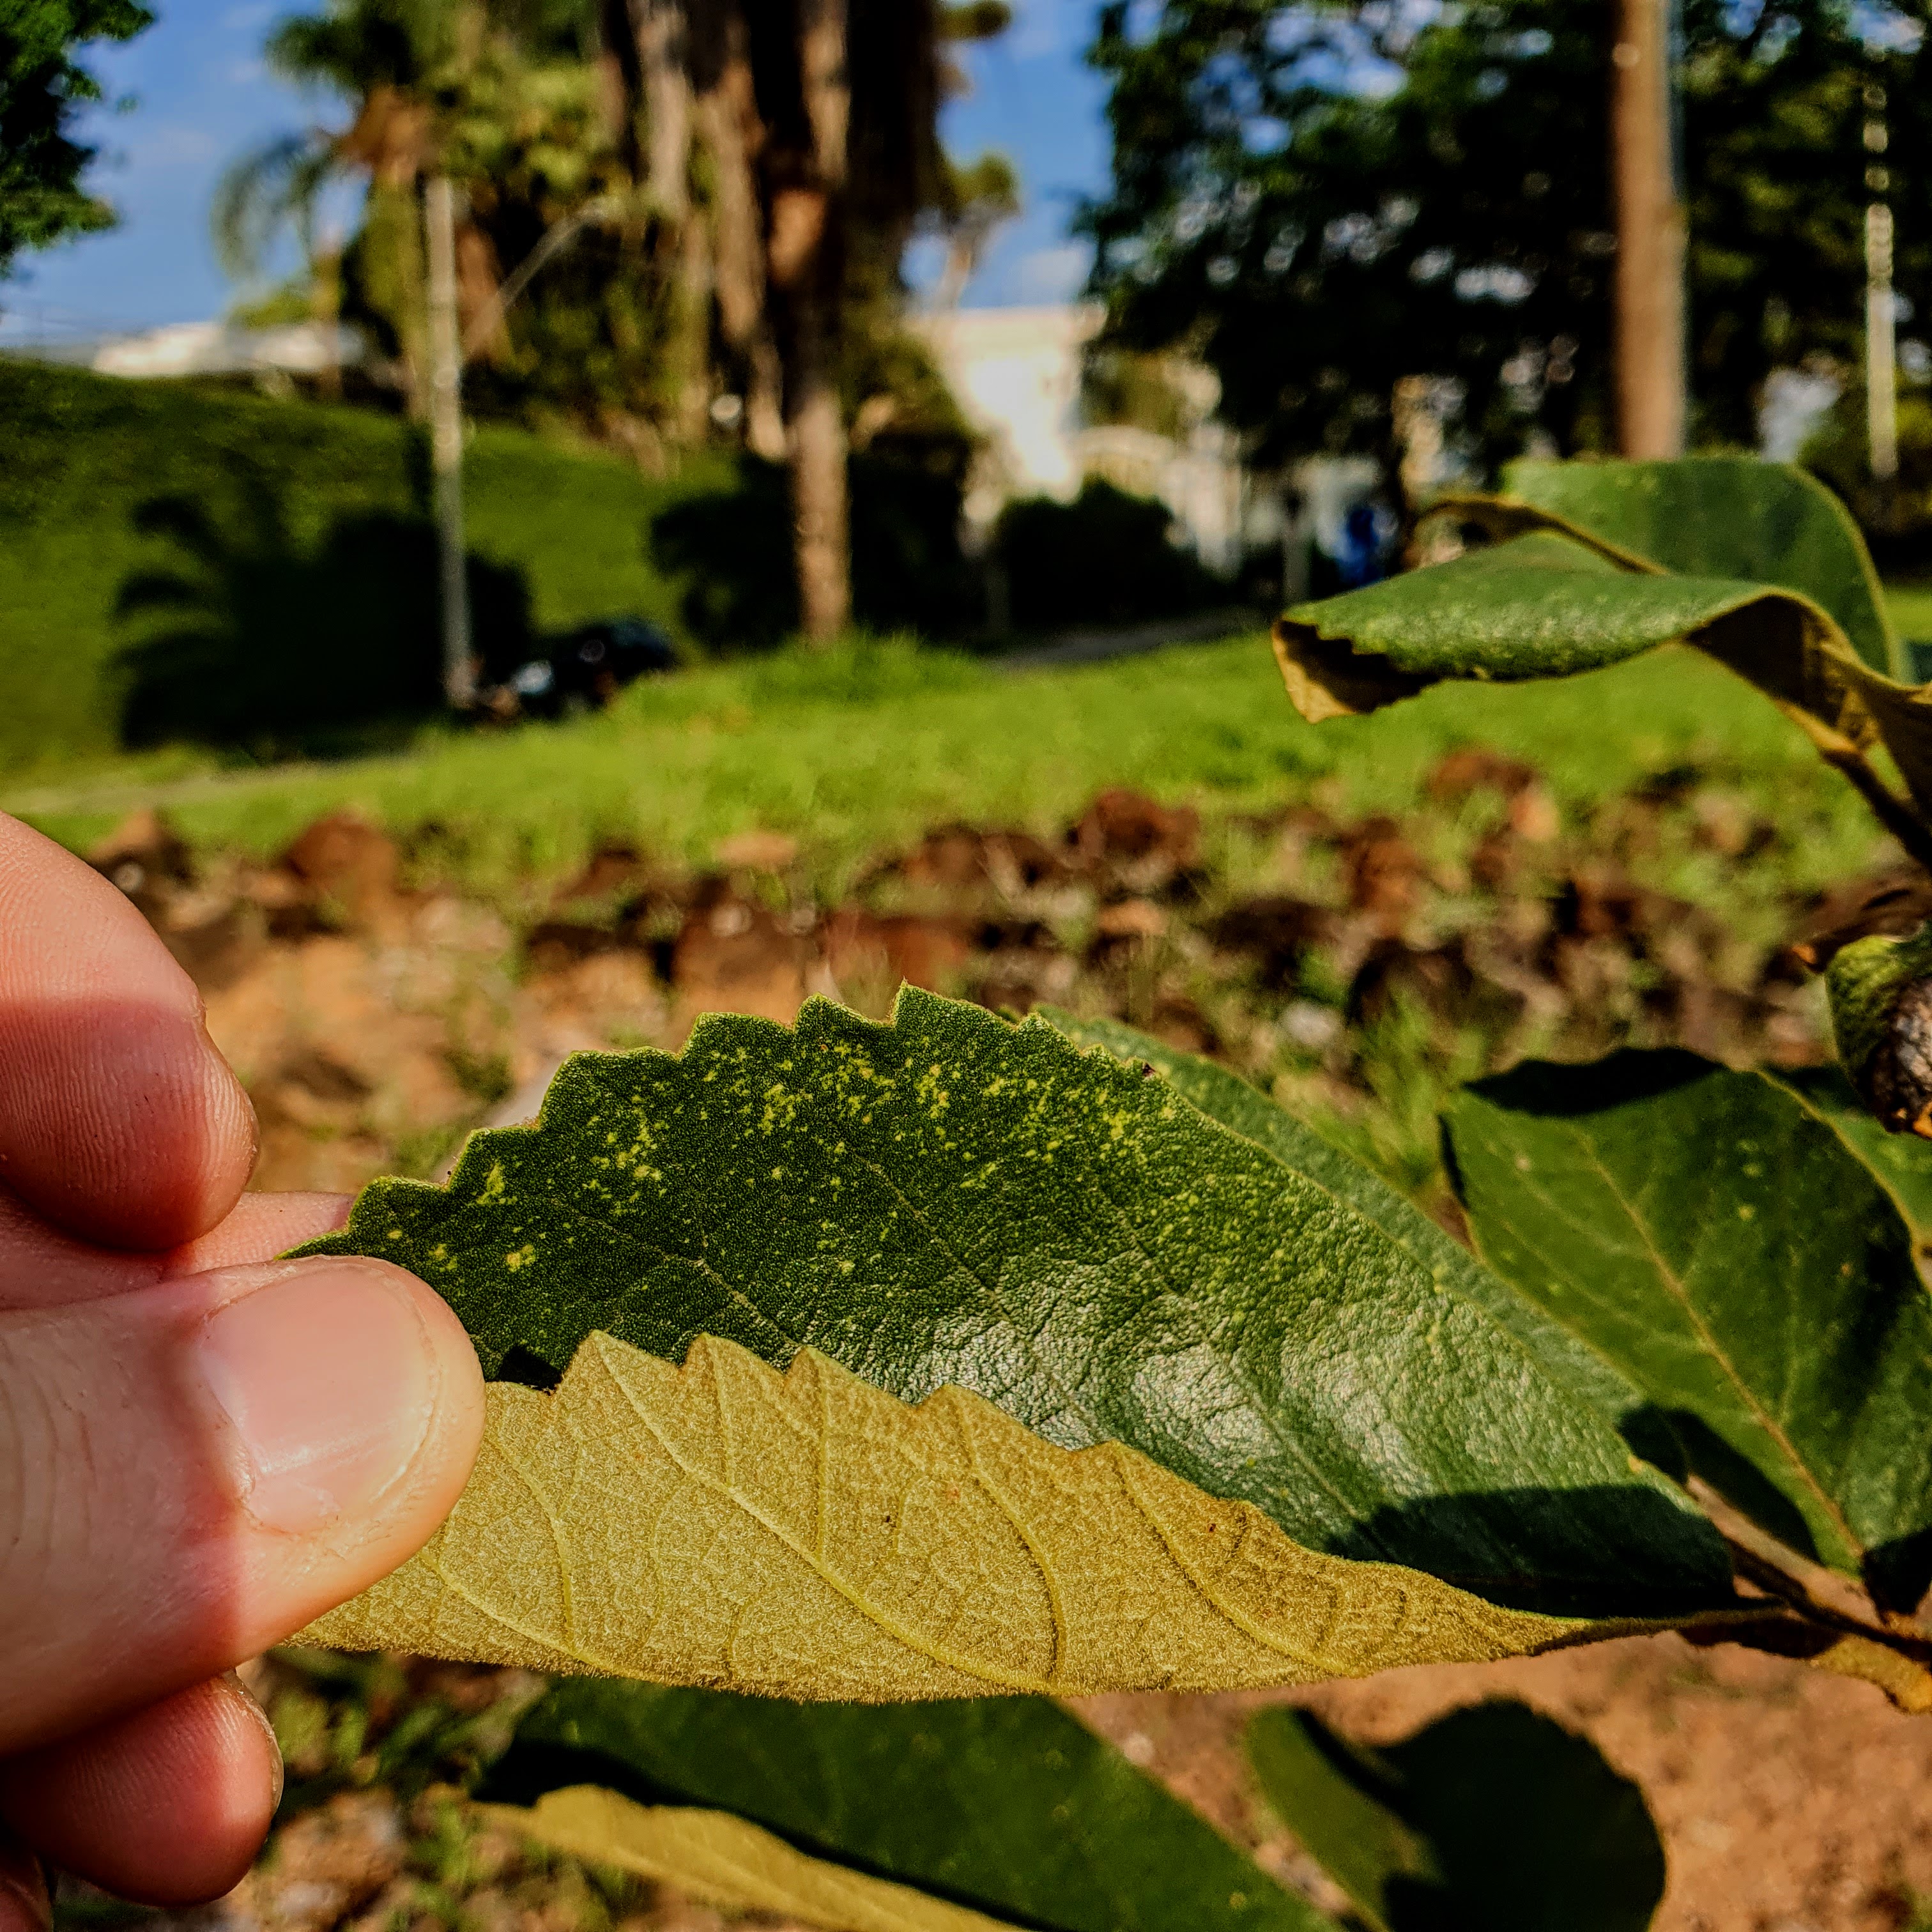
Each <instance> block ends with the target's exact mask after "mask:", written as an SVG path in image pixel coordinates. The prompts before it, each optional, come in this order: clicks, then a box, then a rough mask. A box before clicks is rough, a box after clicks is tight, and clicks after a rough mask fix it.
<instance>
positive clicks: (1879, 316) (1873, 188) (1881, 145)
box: [1865, 83, 1898, 483]
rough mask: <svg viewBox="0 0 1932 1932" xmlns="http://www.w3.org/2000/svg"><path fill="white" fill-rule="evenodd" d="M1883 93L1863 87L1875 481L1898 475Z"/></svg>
mask: <svg viewBox="0 0 1932 1932" xmlns="http://www.w3.org/2000/svg"><path fill="white" fill-rule="evenodd" d="M1889 145H1891V133H1890V130H1888V128H1887V127H1886V126H1885V89H1883V88H1882V87H1880V86H1877V85H1876V84H1875V83H1874V84H1873V85H1872V86H1868V87H1867V89H1865V152H1866V153H1867V154H1868V155H1870V157H1872V158H1871V159H1870V160H1868V161H1867V163H1866V164H1865V187H1866V190H1867V192H1868V193H1870V196H1871V199H1870V201H1868V202H1866V203H1865V440H1866V445H1867V449H1868V450H1869V452H1870V458H1871V473H1872V477H1873V481H1876V482H1879V483H1889V482H1890V481H1891V480H1892V478H1894V476H1896V475H1897V474H1898V317H1897V310H1896V308H1895V307H1894V304H1893V302H1892V298H1891V233H1892V231H1891V205H1890V204H1889V203H1888V202H1886V201H1885V199H1883V197H1884V196H1885V195H1886V194H1887V193H1889V192H1890V191H1891V170H1890V169H1888V167H1887V166H1885V163H1884V162H1883V161H1882V160H1880V159H1879V158H1878V157H1879V156H1880V155H1882V154H1884V152H1885V149H1886V148H1888V146H1889Z"/></svg>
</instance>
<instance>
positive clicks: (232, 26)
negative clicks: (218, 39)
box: [221, 0, 275, 34]
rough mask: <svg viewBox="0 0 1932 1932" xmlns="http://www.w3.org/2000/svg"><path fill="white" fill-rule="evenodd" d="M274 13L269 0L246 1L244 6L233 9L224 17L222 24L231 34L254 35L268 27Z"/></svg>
mask: <svg viewBox="0 0 1932 1932" xmlns="http://www.w3.org/2000/svg"><path fill="white" fill-rule="evenodd" d="M274 17H275V7H274V6H273V5H271V4H269V0H244V4H243V5H241V6H239V7H229V10H227V12H226V13H223V15H222V17H221V24H222V25H223V26H224V27H226V28H227V29H228V31H229V32H230V33H231V34H247V33H252V32H253V31H254V29H255V28H257V27H260V26H266V25H267V23H269V21H270V20H272V19H273V18H274Z"/></svg>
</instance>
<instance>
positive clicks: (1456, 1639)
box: [302, 1335, 1633, 1703]
mask: <svg viewBox="0 0 1932 1932" xmlns="http://www.w3.org/2000/svg"><path fill="white" fill-rule="evenodd" d="M486 1401H487V1412H486V1422H485V1427H484V1442H483V1447H482V1450H481V1454H479V1456H478V1459H477V1463H476V1467H475V1471H474V1472H473V1473H472V1475H471V1477H470V1479H469V1484H468V1485H467V1487H466V1488H465V1489H464V1490H463V1494H462V1496H460V1498H459V1499H458V1502H457V1504H456V1507H455V1509H454V1510H453V1511H452V1512H451V1514H450V1515H449V1517H448V1518H447V1520H446V1521H445V1522H444V1523H443V1525H442V1526H441V1527H440V1529H438V1530H437V1532H436V1534H435V1535H434V1536H433V1537H431V1539H430V1541H429V1542H428V1544H425V1546H424V1547H423V1548H422V1550H420V1551H419V1552H418V1553H417V1554H416V1556H413V1557H412V1558H411V1559H410V1561H409V1562H407V1563H405V1564H404V1565H403V1566H402V1567H401V1568H400V1569H398V1570H397V1571H393V1572H392V1574H390V1575H389V1576H388V1577H385V1578H384V1579H383V1580H382V1581H381V1582H380V1583H377V1584H375V1585H374V1586H371V1588H370V1589H368V1590H366V1591H365V1592H363V1594H362V1595H361V1596H359V1597H358V1598H356V1599H354V1601H352V1602H350V1603H348V1604H344V1605H343V1606H342V1607H341V1608H339V1609H338V1610H332V1611H331V1612H329V1614H328V1615H326V1616H323V1617H322V1618H320V1619H318V1620H317V1622H315V1623H314V1624H312V1625H311V1626H310V1627H309V1628H308V1631H306V1632H305V1633H304V1635H303V1638H302V1640H303V1641H305V1642H307V1643H317V1644H323V1645H327V1646H330V1647H332V1648H334V1649H343V1650H407V1651H413V1652H417V1653H419V1655H425V1656H431V1657H460V1658H472V1659H475V1660H478V1661H482V1662H486V1663H494V1664H511V1665H520V1666H522V1667H525V1668H527V1669H530V1670H545V1671H562V1672H569V1671H586V1670H587V1671H593V1672H597V1673H601V1674H604V1675H606V1676H634V1677H642V1678H645V1679H649V1680H651V1681H652V1682H658V1683H669V1684H685V1685H700V1686H709V1687H713V1688H721V1689H731V1690H738V1691H751V1692H754V1693H757V1694H760V1695H763V1696H768V1697H792V1698H821V1699H833V1700H838V1699H843V1700H851V1701H853V1702H856V1703H886V1702H891V1701H894V1700H917V1699H920V1698H931V1697H974V1696H979V1695H982V1694H985V1693H986V1692H988V1691H1028V1692H1034V1693H1044V1694H1074V1693H1079V1692H1086V1691H1109V1690H1152V1689H1162V1690H1169V1691H1220V1690H1232V1689H1238V1688H1253V1687H1259V1686H1262V1685H1274V1684H1301V1683H1308V1682H1315V1681H1317V1680H1319V1679H1324V1678H1328V1677H1336V1676H1366V1675H1367V1674H1369V1673H1372V1672H1374V1671H1377V1670H1389V1669H1391V1668H1393V1667H1397V1666H1399V1665H1402V1664H1422V1663H1439V1662H1445V1663H1446V1662H1477V1661H1486V1660H1490V1659H1493V1658H1500V1657H1505V1656H1510V1655H1518V1654H1521V1653H1524V1652H1535V1651H1538V1650H1542V1649H1547V1648H1549V1647H1550V1646H1553V1645H1556V1644H1559V1643H1566V1642H1570V1641H1574V1640H1576V1639H1577V1638H1578V1637H1586V1636H1609V1635H1615V1634H1619V1632H1620V1631H1623V1630H1625V1629H1628V1628H1633V1625H1631V1624H1630V1623H1628V1622H1606V1623H1604V1624H1601V1625H1590V1624H1586V1623H1583V1622H1580V1620H1578V1619H1571V1618H1561V1617H1548V1616H1540V1615H1538V1614H1537V1613H1535V1612H1532V1611H1526V1610H1505V1609H1503V1608H1501V1607H1498V1606H1497V1605H1495V1604H1487V1603H1485V1602H1484V1601H1482V1599H1481V1598H1478V1597H1473V1596H1470V1595H1466V1593H1464V1592H1462V1591H1460V1590H1457V1589H1453V1588H1452V1587H1451V1586H1449V1585H1448V1584H1446V1583H1441V1582H1439V1581H1438V1580H1436V1578H1434V1577H1429V1576H1425V1575H1423V1574H1420V1573H1418V1572H1417V1571H1410V1570H1403V1569H1401V1568H1398V1567H1397V1566H1396V1565H1393V1564H1380V1563H1361V1562H1352V1561H1350V1560H1349V1559H1347V1558H1345V1557H1339V1556H1322V1555H1320V1554H1319V1553H1316V1552H1313V1551H1311V1550H1305V1549H1304V1548H1302V1547H1301V1546H1300V1545H1298V1544H1295V1543H1294V1542H1292V1541H1291V1540H1290V1539H1289V1538H1288V1537H1287V1536H1286V1535H1285V1534H1284V1533H1283V1532H1282V1531H1281V1530H1280V1529H1278V1528H1277V1527H1276V1526H1275V1525H1274V1523H1271V1522H1270V1521H1269V1520H1268V1518H1267V1517H1264V1516H1263V1515H1262V1514H1261V1512H1260V1511H1259V1510H1257V1509H1256V1508H1253V1505H1248V1504H1241V1503H1231V1502H1227V1501H1226V1500H1225V1499H1217V1498H1215V1497H1213V1496H1208V1495H1206V1494H1205V1493H1203V1492H1202V1491H1201V1490H1197V1489H1196V1488H1195V1487H1193V1485H1192V1484H1189V1483H1187V1482H1184V1481H1182V1480H1181V1478H1179V1477H1178V1476H1175V1475H1170V1474H1169V1472H1167V1471H1166V1470H1164V1469H1161V1468H1160V1467H1159V1466H1157V1464H1155V1463H1151V1462H1149V1461H1148V1459H1147V1458H1146V1457H1144V1456H1140V1455H1137V1454H1136V1453H1135V1452H1134V1451H1133V1450H1131V1449H1125V1448H1121V1447H1120V1446H1119V1445H1118V1444H1113V1443H1107V1444H1103V1445H1100V1446H1098V1447H1097V1448H1091V1449H1082V1450H1067V1449H1061V1448H1057V1447H1056V1446H1055V1445H1053V1444H1052V1443H1049V1442H1046V1441H1045V1440H1044V1439H1043V1438H1041V1437H1040V1436H1036V1435H1035V1434H1034V1433H1033V1432H1032V1431H1031V1430H1028V1429H1027V1428H1025V1427H1023V1426H1022V1424H1019V1423H1017V1422H1015V1421H1013V1419H1012V1418H1010V1417H1009V1416H1007V1415H1004V1414H1003V1413H1002V1412H1001V1411H1000V1410H998V1409H995V1408H994V1407H993V1406H992V1404H991V1403H988V1402H986V1401H984V1400H982V1399H981V1398H980V1397H977V1396H973V1395H968V1394H965V1392H964V1391H961V1390H959V1389H951V1388H948V1389H941V1391H938V1393H937V1394H935V1395H932V1396H929V1397H928V1398H927V1399H926V1400H925V1401H924V1402H923V1403H920V1404H919V1406H917V1407H916V1408H914V1407H912V1406H908V1405H907V1404H906V1403H901V1402H900V1401H899V1400H898V1399H897V1398H896V1397H892V1396H889V1395H887V1394H884V1393H883V1391H880V1390H878V1389H875V1388H873V1387H872V1386H871V1385H870V1384H869V1383H868V1382H862V1381H861V1380H860V1379H859V1378H858V1377H857V1376H854V1375H853V1374H851V1373H850V1372H849V1371H847V1370H843V1369H841V1368H840V1367H838V1366H837V1364H835V1363H832V1362H829V1361H826V1359H825V1358H824V1357H823V1356H821V1355H817V1354H816V1353H815V1352H813V1351H811V1350H809V1349H802V1350H801V1351H799V1353H798V1354H797V1355H796V1356H795V1357H794V1358H793V1361H792V1365H791V1367H790V1370H787V1371H784V1372H782V1373H781V1371H779V1370H776V1369H774V1368H772V1367H770V1366H769V1364H766V1363H765V1362H763V1361H760V1360H759V1358H757V1356H755V1355H752V1354H751V1352H749V1351H748V1350H747V1349H741V1348H739V1346H737V1345H736V1343H730V1342H722V1341H718V1340H715V1339H713V1338H712V1337H708V1336H707V1337H700V1339H699V1340H697V1341H696V1342H694V1343H692V1345H691V1349H690V1351H689V1352H688V1354H687V1355H686V1356H685V1361H684V1364H683V1366H682V1368H674V1367H672V1366H671V1364H670V1363H668V1362H666V1361H662V1360H661V1359H659V1358H658V1357H656V1356H654V1355H646V1354H645V1353H644V1352H643V1351H642V1350H641V1349H634V1348H632V1347H631V1346H629V1345H628V1343H623V1342H619V1341H617V1340H613V1338H612V1337H610V1336H607V1335H593V1336H592V1337H589V1340H586V1343H584V1345H583V1347H582V1348H581V1349H579V1350H578V1352H577V1358H576V1360H575V1361H574V1362H573V1363H572V1364H571V1367H570V1369H569V1370H568V1373H566V1374H565V1376H564V1378H563V1380H562V1382H561V1383H560V1384H559V1385H558V1387H557V1388H556V1391H554V1393H553V1394H540V1393H538V1392H537V1391H534V1390H531V1389H526V1388H521V1387H520V1386H518V1385H517V1384H515V1383H513V1382H499V1383H496V1384H495V1385H493V1386H492V1387H491V1388H490V1389H489V1391H487V1398H486Z"/></svg>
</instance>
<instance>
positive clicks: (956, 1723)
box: [485, 1678, 1331, 1932]
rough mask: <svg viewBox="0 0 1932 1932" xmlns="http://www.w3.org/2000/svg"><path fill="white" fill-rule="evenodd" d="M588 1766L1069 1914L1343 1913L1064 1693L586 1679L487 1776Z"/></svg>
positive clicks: (1155, 1917) (623, 1785) (522, 1789)
mask: <svg viewBox="0 0 1932 1932" xmlns="http://www.w3.org/2000/svg"><path fill="white" fill-rule="evenodd" d="M571 1784H599V1785H602V1786H604V1787H607V1788H609V1789H610V1790H614V1791H617V1792H619V1793H622V1794H623V1795H625V1796H627V1797H629V1798H631V1799H635V1800H637V1802H640V1803H644V1804H666V1803H675V1804H684V1805H703V1806H706V1807H709V1808H715V1809H717V1810H720V1811H730V1812H733V1813H735V1814H738V1815H739V1816H741V1817H745V1818H748V1819H750V1820H752V1821H753V1822H754V1823H756V1824H758V1825H760V1826H763V1827H764V1828H765V1829H766V1830H767V1831H769V1832H774V1833H775V1834H776V1835H778V1836H779V1837H780V1838H782V1839H784V1841H786V1842H787V1843H790V1844H792V1845H793V1846H797V1847H798V1848H799V1849H801V1850H802V1851H804V1852H808V1853H809V1854H811V1855H812V1856H814V1857H817V1858H830V1859H835V1860H837V1861H841V1862H843V1863H845V1864H852V1865H855V1866H856V1867H858V1868H859V1869H860V1870H864V1871H867V1872H871V1873H875V1874H877V1876H880V1877H883V1878H888V1879H893V1880H895V1881H896V1882H898V1883H900V1884H901V1885H913V1886H917V1887H918V1888H920V1889H922V1890H923V1891H929V1892H932V1893H934V1894H936V1895H938V1896H939V1897H944V1898H948V1899H950V1900H953V1901H955V1902H956V1903H959V1904H962V1905H966V1906H971V1907H973V1908H974V1909H977V1910H980V1911H983V1912H989V1913H990V1914H992V1915H993V1916H994V1917H995V1918H1001V1919H1005V1918H1012V1919H1014V1920H1016V1921H1019V1922H1021V1923H1022V1924H1027V1925H1030V1926H1034V1927H1050V1928H1052V1932H1317V1928H1319V1927H1327V1926H1329V1925H1330V1924H1331V1921H1329V1920H1328V1919H1327V1918H1325V1917H1324V1916H1323V1915H1322V1914H1321V1913H1319V1912H1316V1910H1315V1909H1313V1906H1310V1905H1308V1904H1307V1903H1304V1901H1303V1900H1301V1898H1300V1897H1298V1896H1296V1895H1295V1894H1293V1893H1292V1892H1290V1891H1286V1889H1284V1888H1283V1887H1282V1886H1281V1885H1279V1884H1277V1882H1276V1881H1275V1880H1274V1879H1272V1878H1271V1877H1269V1876H1268V1874H1267V1873H1265V1872H1263V1871H1262V1870H1261V1869H1260V1867H1259V1866H1257V1865H1256V1864H1254V1863H1253V1861H1251V1860H1250V1859H1249V1858H1246V1857H1244V1855H1242V1854H1241V1852H1238V1851H1237V1850H1236V1849H1235V1847H1234V1846H1232V1845H1231V1844H1229V1843H1228V1842H1227V1841H1226V1839H1224V1838H1222V1837H1221V1836H1220V1835H1219V1834H1218V1833H1217V1832H1214V1830H1213V1829H1211V1828H1210V1827H1209V1826H1208V1825H1207V1824H1206V1823H1205V1822H1204V1821H1203V1820H1202V1819H1201V1818H1200V1817H1199V1815H1198V1814H1196V1813H1195V1812H1194V1811H1191V1810H1190V1808H1188V1807H1187V1805H1184V1804H1182V1803H1181V1801H1180V1800H1179V1799H1177V1798H1175V1797H1174V1796H1172V1794H1171V1793H1169V1791H1168V1790H1166V1787H1163V1785H1161V1784H1160V1783H1158V1782H1157V1781H1156V1780H1155V1779H1154V1778H1152V1777H1151V1776H1150V1775H1148V1773H1147V1772H1144V1771H1142V1770H1139V1769H1137V1768H1136V1766H1133V1765H1132V1764H1130V1763H1129V1762H1128V1761H1127V1759H1126V1757H1124V1756H1123V1755H1122V1754H1121V1752H1120V1751H1117V1750H1116V1749H1115V1748H1114V1747H1113V1746H1112V1745H1110V1744H1108V1743H1107V1742H1105V1741H1104V1740H1103V1739H1100V1738H1098V1737H1097V1736H1094V1733H1092V1732H1091V1731H1089V1730H1087V1729H1086V1727H1085V1726H1084V1725H1082V1724H1079V1722H1077V1721H1076V1720H1075V1719H1074V1718H1073V1717H1071V1716H1070V1715H1069V1714H1068V1713H1067V1712H1065V1711H1064V1710H1062V1709H1061V1708H1060V1707H1059V1706H1058V1705H1056V1704H1054V1703H1051V1702H1049V1700H1046V1699H1044V1698H1038V1697H998V1698H980V1699H975V1700H959V1701H953V1702H949V1703H936V1704H929V1703H918V1704H896V1705H892V1706H887V1707H884V1708H879V1707H876V1706H873V1707H868V1706H855V1705H839V1704H794V1703H784V1702H781V1701H779V1700H775V1699H772V1698H765V1697H733V1696H731V1695H730V1694H727V1693H724V1692H721V1691H675V1690H665V1689H662V1688H658V1687H657V1686H655V1685H645V1684H629V1683H618V1682H609V1681H600V1680H596V1679H582V1678H580V1679H572V1680H571V1681H568V1682H565V1683H562V1684H559V1685H557V1686H556V1688H555V1689H553V1691H551V1692H550V1694H549V1695H548V1696H547V1697H545V1698H544V1700H543V1701H542V1702H541V1703H539V1704H538V1705H537V1706H535V1708H534V1709H532V1710H531V1711H530V1712H529V1713H528V1714H527V1715H526V1717H525V1718H524V1719H523V1722H522V1723H521V1724H520V1725H519V1726H518V1727H517V1735H516V1738H515V1740H514V1742H513V1743H512V1745H511V1748H510V1750H509V1751H508V1753H507V1754H505V1756H504V1757H502V1758H501V1759H499V1760H498V1761H497V1763H496V1766H494V1767H493V1769H492V1771H491V1773H490V1782H489V1786H488V1789H487V1792H486V1794H485V1795H486V1796H493V1797H500V1798H502V1799H506V1800H508V1801H509V1802H514V1803H517V1804H529V1802H532V1800H533V1799H535V1798H536V1797H537V1796H539V1795H540V1794H541V1793H544V1792H546V1791H550V1790H556V1789H557V1788H559V1787H563V1786H567V1785H571Z"/></svg>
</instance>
